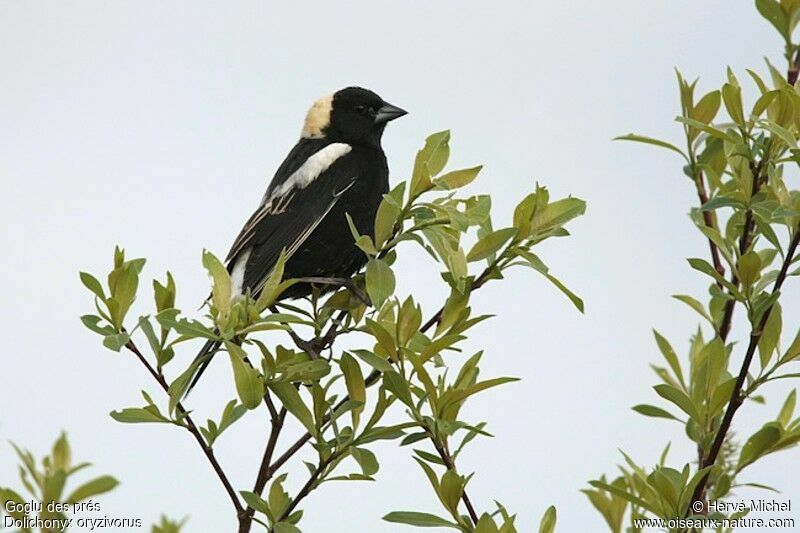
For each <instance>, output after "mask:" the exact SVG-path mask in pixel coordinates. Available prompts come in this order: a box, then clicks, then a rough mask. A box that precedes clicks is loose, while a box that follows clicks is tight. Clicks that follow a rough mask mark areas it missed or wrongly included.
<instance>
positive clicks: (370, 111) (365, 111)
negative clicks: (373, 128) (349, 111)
mask: <svg viewBox="0 0 800 533" xmlns="http://www.w3.org/2000/svg"><path fill="white" fill-rule="evenodd" d="M354 109H355V111H356V113H359V114H361V115H370V116H375V114H376V113H377V111H375V108H374V107H367V106H365V105H357V106H356V107H355V108H354Z"/></svg>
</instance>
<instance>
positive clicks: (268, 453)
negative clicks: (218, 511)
mask: <svg viewBox="0 0 800 533" xmlns="http://www.w3.org/2000/svg"><path fill="white" fill-rule="evenodd" d="M264 403H266V404H267V408H268V409H269V411H270V413H271V414H272V428H271V429H270V432H269V439H268V440H267V447H266V449H265V450H264V457H262V459H261V466H259V468H258V475H257V476H256V482H255V484H254V485H253V492H254V493H256V494H258V495H261V493H262V492H263V491H264V487H265V486H266V485H267V482H268V481H269V480H270V478H272V476H273V474H274V473H275V470H273V469H270V463H271V462H272V456H273V454H274V453H275V445H276V444H277V443H278V436H279V435H280V433H281V430H282V429H283V422H284V420H286V408H285V407H282V408H281V410H280V412H277V411H276V410H275V406H274V405H273V404H272V399H271V398H270V397H269V392H267V394H266V395H264ZM255 512H256V511H255V509H253V508H252V507H250V506H249V505H248V506H247V509H246V510H245V515H246V518H245V519H244V520H240V522H239V533H247V532H248V531H250V527H251V525H252V523H253V515H254V514H255Z"/></svg>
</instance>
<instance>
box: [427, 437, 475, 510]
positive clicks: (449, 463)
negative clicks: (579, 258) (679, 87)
mask: <svg viewBox="0 0 800 533" xmlns="http://www.w3.org/2000/svg"><path fill="white" fill-rule="evenodd" d="M428 437H430V439H431V441H432V442H433V445H434V447H435V448H436V451H437V452H438V453H439V457H441V459H442V461H444V464H445V466H446V467H447V469H448V470H452V471H453V472H456V464H455V461H453V457H452V456H451V455H450V453H449V452H448V451H447V450H446V449H445V448H444V447H443V446H439V444H438V443H437V442H436V439H435V437H434V436H433V435H432V434H431V433H430V432H429V433H428ZM461 500H462V501H463V502H464V506H465V507H466V508H467V512H468V513H469V517H470V518H471V519H472V523H473V524H476V525H477V523H478V513H476V512H475V507H473V505H472V501H471V500H470V499H469V495H468V494H467V491H466V489H464V491H463V492H462V493H461Z"/></svg>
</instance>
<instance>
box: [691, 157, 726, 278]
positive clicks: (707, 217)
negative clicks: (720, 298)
mask: <svg viewBox="0 0 800 533" xmlns="http://www.w3.org/2000/svg"><path fill="white" fill-rule="evenodd" d="M694 183H695V186H696V187H697V198H698V199H699V200H700V207H701V208H702V207H703V206H704V205H706V204H707V203H708V192H706V183H705V179H704V178H703V173H702V171H699V170H698V171H697V172H696V174H695V178H694ZM703 222H705V225H706V227H708V228H711V229H717V224H716V222H715V220H714V213H712V212H711V211H703ZM708 247H709V249H710V251H711V261H712V262H713V263H714V270H716V271H717V272H719V275H720V276H725V267H724V266H723V265H722V261H721V260H720V257H719V249H718V248H717V245H716V244H714V241H712V240H711V239H708ZM717 287H719V288H720V289H722V288H723V285H722V283H721V282H719V281H718V282H717Z"/></svg>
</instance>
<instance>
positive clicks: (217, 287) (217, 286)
mask: <svg viewBox="0 0 800 533" xmlns="http://www.w3.org/2000/svg"><path fill="white" fill-rule="evenodd" d="M203 267H205V269H206V270H207V271H208V275H209V277H210V278H211V280H212V282H213V287H212V291H211V301H212V303H213V304H214V307H215V308H216V309H217V310H218V311H220V312H221V313H222V314H223V325H224V321H226V320H227V315H228V313H229V312H230V310H231V298H232V288H231V276H230V274H229V273H228V269H227V268H225V265H223V264H222V262H220V260H219V259H217V257H216V256H215V255H214V254H212V253H211V252H209V251H208V250H203Z"/></svg>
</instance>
